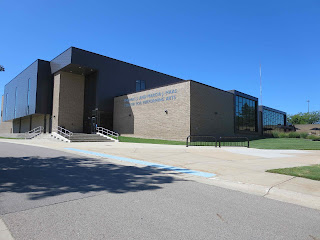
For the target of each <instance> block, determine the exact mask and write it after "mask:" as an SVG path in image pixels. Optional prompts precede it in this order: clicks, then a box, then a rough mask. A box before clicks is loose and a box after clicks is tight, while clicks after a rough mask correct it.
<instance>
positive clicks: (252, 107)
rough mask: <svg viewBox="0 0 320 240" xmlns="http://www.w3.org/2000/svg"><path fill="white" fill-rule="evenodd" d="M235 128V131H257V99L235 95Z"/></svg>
mask: <svg viewBox="0 0 320 240" xmlns="http://www.w3.org/2000/svg"><path fill="white" fill-rule="evenodd" d="M235 101H236V104H235V106H236V109H235V111H236V114H235V129H236V131H237V132H241V131H245V132H257V131H258V126H257V122H258V121H257V112H258V111H257V108H258V104H257V101H254V100H251V99H248V98H245V97H242V96H236V99H235Z"/></svg>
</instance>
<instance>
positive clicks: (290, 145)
mask: <svg viewBox="0 0 320 240" xmlns="http://www.w3.org/2000/svg"><path fill="white" fill-rule="evenodd" d="M250 148H260V149H297V150H320V141H311V140H308V139H301V138H267V139H259V140H252V141H250Z"/></svg>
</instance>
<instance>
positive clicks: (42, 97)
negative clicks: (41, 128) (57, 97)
mask: <svg viewBox="0 0 320 240" xmlns="http://www.w3.org/2000/svg"><path fill="white" fill-rule="evenodd" d="M52 94H53V76H52V74H51V69H50V62H48V61H43V60H39V61H38V83H37V100H36V113H40V114H51V113H52V97H53V96H52Z"/></svg>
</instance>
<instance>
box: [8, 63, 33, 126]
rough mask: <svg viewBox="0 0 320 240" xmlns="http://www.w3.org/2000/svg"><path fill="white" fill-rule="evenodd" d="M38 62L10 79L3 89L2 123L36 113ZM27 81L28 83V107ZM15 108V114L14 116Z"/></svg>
mask: <svg viewBox="0 0 320 240" xmlns="http://www.w3.org/2000/svg"><path fill="white" fill-rule="evenodd" d="M37 73H38V60H37V61H35V62H34V63H32V64H31V65H30V66H29V67H27V68H26V69H25V70H24V71H23V72H21V73H20V74H19V75H18V76H16V77H15V78H14V79H12V80H11V81H10V82H9V83H8V84H7V85H6V86H5V88H4V107H3V116H4V117H3V119H4V121H8V120H12V119H14V118H20V117H24V116H27V115H30V114H35V113H36V92H37ZM28 80H29V81H30V93H29V107H28ZM15 107H16V114H15Z"/></svg>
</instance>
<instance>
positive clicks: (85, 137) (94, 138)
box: [70, 133, 113, 142]
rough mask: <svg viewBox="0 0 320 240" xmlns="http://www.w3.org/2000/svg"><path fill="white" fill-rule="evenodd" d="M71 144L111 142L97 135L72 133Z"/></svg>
mask: <svg viewBox="0 0 320 240" xmlns="http://www.w3.org/2000/svg"><path fill="white" fill-rule="evenodd" d="M70 141H71V142H113V140H110V139H108V138H105V137H102V136H100V135H98V134H86V133H73V135H72V136H71V137H70Z"/></svg>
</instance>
